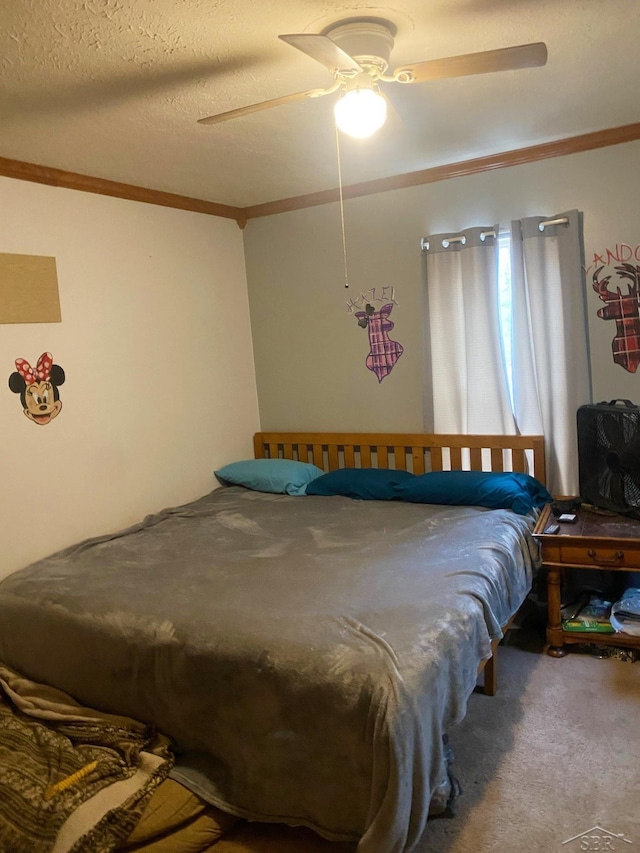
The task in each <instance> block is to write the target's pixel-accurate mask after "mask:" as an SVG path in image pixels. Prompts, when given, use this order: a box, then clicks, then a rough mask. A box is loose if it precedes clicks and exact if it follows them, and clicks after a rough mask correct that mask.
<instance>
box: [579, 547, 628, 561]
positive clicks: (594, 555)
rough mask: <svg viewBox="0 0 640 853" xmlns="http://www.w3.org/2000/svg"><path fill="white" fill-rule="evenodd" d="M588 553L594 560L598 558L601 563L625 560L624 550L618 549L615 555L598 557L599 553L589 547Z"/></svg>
mask: <svg viewBox="0 0 640 853" xmlns="http://www.w3.org/2000/svg"><path fill="white" fill-rule="evenodd" d="M587 554H588V555H589V556H590V557H591V559H592V560H597V561H598V562H599V563H611V564H612V563H619V562H620V561H621V560H624V552H623V551H616V553H615V554H614V555H613V557H598V555H597V553H596V552H595V551H594V550H593V548H589V550H588V551H587Z"/></svg>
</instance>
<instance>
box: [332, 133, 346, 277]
mask: <svg viewBox="0 0 640 853" xmlns="http://www.w3.org/2000/svg"><path fill="white" fill-rule="evenodd" d="M335 128H336V153H337V156H338V187H339V189H340V223H341V225H342V257H343V260H344V286H345V287H349V271H348V266H347V235H346V232H345V228H344V200H343V198H342V167H341V165H340V137H339V135H338V125H337V124H336V126H335Z"/></svg>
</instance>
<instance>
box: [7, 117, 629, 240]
mask: <svg viewBox="0 0 640 853" xmlns="http://www.w3.org/2000/svg"><path fill="white" fill-rule="evenodd" d="M638 139H640V122H636V123H635V124H626V125H622V126H621V127H611V128H607V129H606V130H597V131H595V132H593V133H583V134H581V135H579V136H569V137H565V138H564V139H557V140H554V141H553V142H544V143H542V144H540V145H532V146H530V147H529V148H518V149H515V150H512V151H503V152H502V153H500V154H491V155H489V156H487V157H478V158H476V159H473V160H463V161H461V162H459V163H449V164H446V165H444V166H436V167H434V168H431V169H422V170H420V171H418V172H407V173H406V174H404V175H393V176H392V177H389V178H380V179H378V180H375V181H366V182H364V183H360V184H351V185H350V186H346V187H343V188H342V196H343V198H345V199H348V198H358V197H360V196H365V195H374V194H376V193H384V192H389V191H391V190H398V189H407V188H408V187H416V186H420V185H421V184H431V183H435V182H437V181H446V180H449V179H450V178H461V177H464V176H466V175H477V174H479V173H481V172H490V171H493V170H494V169H506V168H508V167H509V166H520V165H523V164H525V163H536V162H537V161H538V160H546V159H548V158H550V157H563V156H565V155H567V154H577V153H579V152H581V151H592V150H594V149H596V148H605V147H607V146H609V145H620V144H621V143H624V142H633V141H635V140H638ZM0 176H3V177H6V178H17V179H18V180H21V181H34V182H35V183H39V184H49V185H50V186H54V187H64V188H65V189H71V190H80V191H81V192H89V193H98V194H99V195H107V196H113V197H115V198H123V199H128V200H129V201H140V202H145V203H146V204H158V205H161V206H163V207H173V208H176V209H178V210H191V211H194V212H196V213H206V214H208V215H209V216H222V217H224V218H225V219H233V220H235V221H236V222H237V223H238V225H239V227H240V228H244V227H245V225H246V224H247V221H248V220H250V219H258V218H260V217H262V216H273V215H274V214H277V213H287V212H289V211H292V210H300V209H302V208H305V207H316V206H317V205H320V204H331V203H333V202H336V201H339V199H340V191H339V189H338V188H337V187H335V188H333V189H329V190H323V191H322V192H316V193H309V194H307V195H299V196H293V197H292V198H284V199H279V200H276V201H270V202H266V203H264V204H256V205H251V206H249V207H233V206H231V205H227V204H218V203H217V202H214V201H205V200H204V199H198V198H190V197H189V196H182V195H176V194H175V193H168V192H163V191H162V190H154V189H149V188H147V187H138V186H134V185H132V184H123V183H119V182H117V181H108V180H105V179H104V178H96V177H91V176H90V175H81V174H78V173H77V172H66V171H64V170H62V169H53V168H50V167H49V166H39V165H36V164H35V163H26V162H23V161H21V160H10V159H8V158H6V157H0Z"/></svg>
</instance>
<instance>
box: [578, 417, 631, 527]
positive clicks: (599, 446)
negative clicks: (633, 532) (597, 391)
mask: <svg viewBox="0 0 640 853" xmlns="http://www.w3.org/2000/svg"><path fill="white" fill-rule="evenodd" d="M577 420H578V471H579V480H580V497H581V498H582V499H583V501H585V502H586V503H589V504H592V505H593V506H597V507H601V508H603V509H609V510H612V511H613V512H619V513H621V514H624V515H630V516H633V517H634V518H640V408H639V407H638V406H635V405H634V404H633V403H632V402H630V401H629V400H611V402H609V403H596V404H593V405H586V406H580V408H579V409H578V415H577Z"/></svg>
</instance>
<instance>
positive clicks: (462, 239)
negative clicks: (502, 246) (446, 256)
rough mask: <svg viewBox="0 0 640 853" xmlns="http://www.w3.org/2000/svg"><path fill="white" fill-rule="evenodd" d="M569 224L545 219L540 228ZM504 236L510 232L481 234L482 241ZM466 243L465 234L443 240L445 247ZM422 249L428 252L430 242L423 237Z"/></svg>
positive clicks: (564, 217) (483, 232)
mask: <svg viewBox="0 0 640 853" xmlns="http://www.w3.org/2000/svg"><path fill="white" fill-rule="evenodd" d="M568 223H569V220H568V219H567V217H566V216H559V217H557V218H556V219H545V220H543V221H542V222H540V223H538V228H539V229H540V230H541V231H544V229H545V228H546V227H547V226H548V225H568ZM502 234H509V231H500V232H499V233H498V235H496V232H495V231H481V232H480V239H481V240H484V239H485V238H487V237H496V236H500V235H502ZM466 241H467V238H466V237H465V236H464V234H460V235H458V236H453V237H445V238H444V239H443V241H442V243H443V245H444V244H445V243H446V244H447V245H449V243H466ZM420 248H421V249H422V251H423V252H427V251H428V250H429V241H428V240H427V238H426V237H423V238H422V239H421V240H420Z"/></svg>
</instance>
